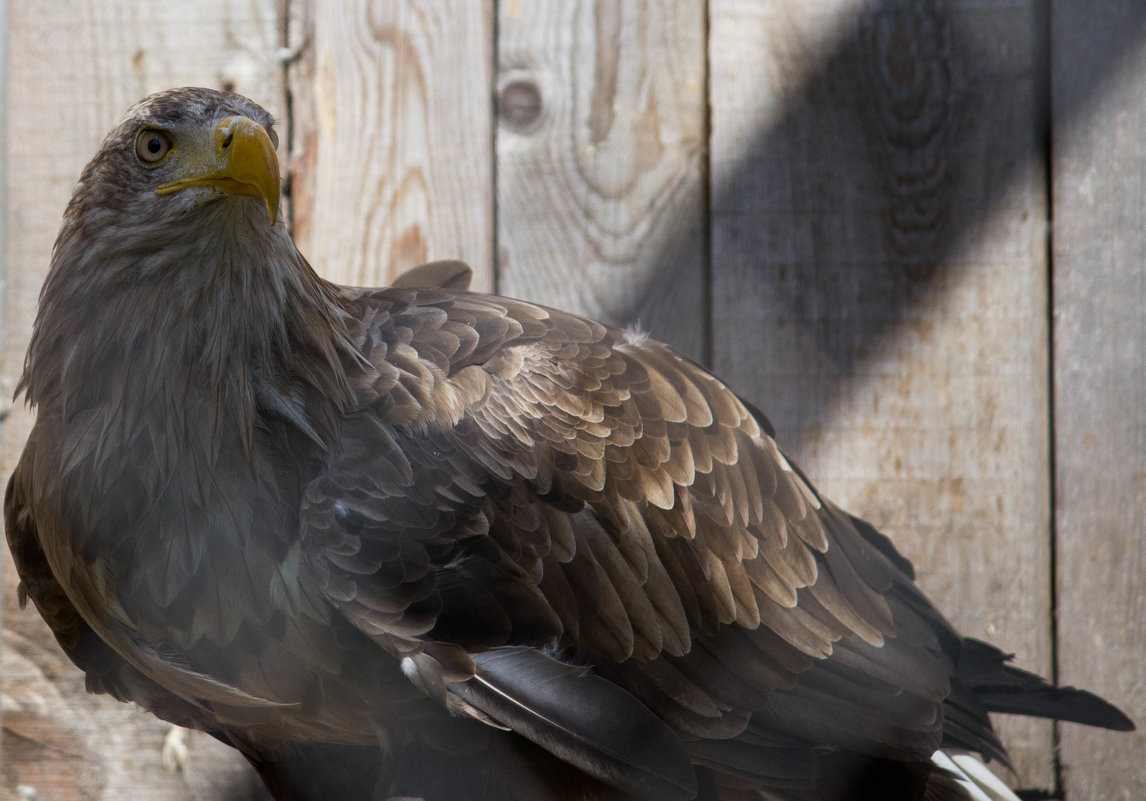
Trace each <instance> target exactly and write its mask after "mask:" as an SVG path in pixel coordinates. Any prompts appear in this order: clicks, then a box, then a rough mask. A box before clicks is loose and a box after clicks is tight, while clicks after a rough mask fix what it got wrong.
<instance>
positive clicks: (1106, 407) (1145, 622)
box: [1051, 0, 1146, 801]
mask: <svg viewBox="0 0 1146 801" xmlns="http://www.w3.org/2000/svg"><path fill="white" fill-rule="evenodd" d="M1051 30H1052V38H1051V56H1052V62H1051V63H1052V73H1051V75H1052V87H1053V105H1052V107H1053V108H1054V110H1055V119H1054V142H1053V149H1052V152H1053V153H1054V164H1053V172H1052V175H1053V187H1052V192H1053V195H1052V197H1053V202H1054V227H1053V232H1054V235H1053V240H1052V243H1053V245H1052V246H1053V252H1054V284H1053V285H1054V345H1055V353H1054V391H1055V410H1054V430H1055V462H1056V471H1055V474H1056V484H1055V499H1056V503H1055V522H1056V529H1055V530H1056V544H1057V563H1058V565H1059V574H1058V592H1057V601H1058V604H1057V610H1058V642H1059V645H1058V654H1059V667H1060V677H1061V680H1062V681H1063V682H1064V683H1068V684H1080V685H1086V686H1088V687H1090V688H1092V689H1094V690H1096V691H1097V692H1099V693H1101V694H1102V695H1104V696H1105V697H1106V698H1109V699H1111V700H1112V701H1115V702H1117V703H1119V704H1120V705H1121V706H1122V707H1123V709H1125V710H1126V712H1127V713H1128V714H1129V715H1130V716H1131V718H1133V719H1135V720H1136V722H1137V723H1138V725H1139V727H1140V730H1139V731H1138V732H1136V733H1134V734H1130V735H1127V734H1112V733H1109V732H1103V731H1096V730H1093V729H1085V728H1082V727H1074V726H1064V727H1063V729H1062V750H1061V758H1062V763H1063V779H1064V787H1065V790H1066V798H1067V799H1068V801H1075V799H1080V800H1085V799H1092V798H1094V799H1098V798H1101V799H1111V801H1130V799H1140V798H1146V766H1144V765H1143V757H1144V756H1146V732H1143V731H1142V730H1141V727H1142V726H1143V725H1144V724H1146V665H1144V662H1143V656H1144V653H1146V649H1144V644H1146V315H1144V314H1143V308H1146V270H1144V269H1143V264H1144V263H1146V212H1144V209H1146V169H1144V167H1143V164H1144V163H1146V146H1144V144H1143V139H1142V131H1143V130H1146V20H1143V18H1142V7H1141V5H1140V4H1139V3H1136V2H1133V0H1118V1H1116V2H1103V3H1097V4H1090V5H1084V4H1079V3H1056V4H1055V5H1054V19H1053V24H1052V29H1051Z"/></svg>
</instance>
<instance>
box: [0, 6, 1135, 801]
mask: <svg viewBox="0 0 1146 801" xmlns="http://www.w3.org/2000/svg"><path fill="white" fill-rule="evenodd" d="M1144 45H1146V9H1144V8H1143V7H1142V5H1141V4H1140V3H1139V2H1137V0H1102V1H1100V2H1084V1H1083V0H1062V1H1057V0H884V1H883V2H877V1H875V0H871V1H868V0H708V2H707V3H706V2H700V0H643V1H642V0H596V1H595V2H589V1H588V0H498V1H497V2H494V0H394V2H384V1H383V0H342V1H341V2H318V0H196V2H193V3H165V2H160V1H159V0H144V1H143V2H132V3H128V2H122V1H121V0H53V2H51V3H38V2H32V0H7V3H5V0H0V55H4V56H6V57H5V58H2V59H0V70H6V73H5V76H4V77H5V78H6V83H5V82H0V87H3V88H0V101H3V103H0V105H6V109H5V111H4V113H3V115H2V116H0V142H2V145H3V147H2V149H0V179H2V186H3V187H4V191H3V192H2V193H0V270H2V273H0V274H2V277H3V284H2V288H3V293H4V301H3V303H4V306H3V326H2V328H0V330H2V332H3V333H2V336H3V351H2V352H3V371H2V375H0V397H2V398H3V403H4V404H5V405H4V407H3V412H2V413H3V418H4V419H3V423H2V430H0V433H2V448H0V462H2V464H0V468H2V471H3V474H4V478H5V479H6V476H7V473H8V471H10V470H11V468H12V466H13V465H14V464H15V459H16V458H17V456H18V454H19V452H20V449H21V447H22V443H23V438H24V436H25V433H26V432H27V430H28V427H29V424H30V419H31V418H30V415H29V413H28V411H27V410H26V409H25V408H24V407H23V404H22V403H18V404H16V405H15V406H10V405H9V398H10V397H11V391H12V388H13V387H14V385H15V381H16V379H17V377H18V375H19V372H20V369H21V365H22V360H23V354H24V350H25V347H26V345H27V340H28V336H29V333H30V330H31V324H32V320H33V318H34V313H35V303H36V297H37V294H38V292H39V287H40V284H41V283H42V281H43V277H44V273H45V271H46V269H47V266H48V262H49V258H50V251H51V246H52V242H53V239H54V237H55V231H56V228H57V226H58V224H59V220H60V216H61V213H62V211H63V208H64V205H65V204H66V202H67V199H68V197H69V195H70V193H71V189H72V187H73V185H74V183H75V181H76V179H77V177H78V175H79V172H80V170H81V169H82V167H83V165H84V163H85V162H86V161H87V160H88V159H89V158H90V157H91V156H92V155H93V154H94V152H95V150H96V148H97V147H98V145H99V142H100V140H101V139H102V137H103V135H104V133H105V132H106V131H107V130H108V129H110V128H111V127H112V126H113V124H114V123H115V122H116V120H117V119H119V117H120V116H121V115H122V113H123V112H124V111H125V110H126V109H127V107H128V106H129V105H131V104H132V103H133V102H135V101H136V100H138V99H139V98H140V97H142V96H143V95H146V94H148V93H150V92H153V91H156V90H158V89H163V88H168V87H173V86H180V85H203V86H212V87H217V88H224V89H230V90H233V91H236V92H240V93H242V94H245V95H248V96H250V97H252V98H254V99H255V100H257V101H258V102H260V103H261V104H263V105H264V106H266V107H267V108H268V109H269V110H270V111H271V112H272V113H273V114H274V115H275V116H276V118H277V119H278V128H279V135H280V142H281V154H280V158H281V160H282V163H283V165H284V177H285V178H286V180H287V187H288V200H289V208H288V215H289V216H288V221H289V223H290V225H291V226H292V227H293V230H294V233H295V236H296V239H297V241H298V243H299V246H300V248H301V249H302V251H303V252H304V253H305V254H306V255H307V257H308V258H309V259H310V260H311V262H312V263H313V264H314V266H315V268H316V269H317V270H318V271H319V272H320V273H321V274H322V275H324V276H326V277H328V278H331V279H333V280H336V281H340V282H344V283H350V284H360V285H380V284H385V283H386V282H387V281H388V280H389V279H390V278H391V277H392V276H394V275H395V274H397V273H398V272H400V271H401V270H403V269H405V268H407V267H410V266H413V265H415V264H418V263H420V262H422V261H425V260H427V259H438V258H461V259H465V260H466V261H468V262H469V263H470V264H471V265H472V266H473V268H474V271H475V283H476V286H477V288H479V289H483V290H495V291H498V292H501V293H503V294H507V295H513V296H517V297H523V298H528V299H531V300H535V301H539V302H542V303H546V304H549V305H554V306H559V307H563V308H566V309H570V310H574V311H578V312H581V313H584V314H588V315H590V316H593V317H596V318H599V319H602V320H605V321H608V322H612V323H618V324H625V325H630V324H636V325H639V326H640V327H641V328H643V329H644V330H647V331H649V332H650V333H651V334H652V335H653V336H655V337H657V338H659V339H664V340H667V341H668V342H670V343H672V344H673V345H675V346H676V347H678V348H679V349H681V350H682V351H684V352H686V353H688V354H690V355H692V356H694V357H696V358H698V359H700V360H701V361H703V362H705V363H706V364H708V365H710V366H711V367H712V368H713V369H714V370H715V371H716V372H717V373H718V374H719V375H721V376H722V377H723V378H724V379H725V380H726V381H727V382H728V383H729V384H730V385H732V386H733V387H734V388H736V389H737V390H738V391H739V392H741V393H742V394H743V395H744V396H745V397H746V398H747V399H748V400H750V401H752V402H753V403H755V404H756V405H758V406H759V407H761V408H762V409H764V410H765V412H766V413H767V414H768V415H769V416H770V417H771V419H772V421H773V422H774V423H775V425H776V428H777V429H778V431H779V439H780V442H781V444H782V445H783V446H784V447H785V448H786V450H787V451H788V452H789V454H790V455H791V456H792V457H793V458H794V460H795V461H797V462H798V463H799V464H801V466H802V467H803V468H804V470H805V472H806V473H807V474H808V475H809V476H810V478H811V479H812V481H813V482H814V483H816V484H817V485H818V486H819V488H820V489H821V490H822V491H823V492H824V493H825V494H827V495H828V496H830V497H832V498H833V499H835V500H836V501H838V502H840V503H842V504H843V505H844V506H845V507H846V508H848V509H850V510H851V511H853V512H855V513H858V514H860V515H861V516H863V517H865V518H867V519H869V520H871V521H872V522H873V523H874V524H875V525H876V526H877V527H878V528H880V529H882V530H883V531H884V532H886V533H888V534H889V535H891V536H892V538H893V539H894V540H895V541H896V543H897V544H898V545H899V547H900V548H901V549H902V550H903V551H904V552H905V553H906V554H907V555H908V556H909V557H910V558H911V559H912V560H913V561H914V562H915V564H916V566H917V569H918V573H919V578H920V583H921V584H922V585H923V587H924V588H925V589H926V591H927V592H928V593H929V594H930V595H931V596H932V598H934V599H935V600H936V602H937V604H938V605H939V607H940V608H941V609H942V610H943V611H944V612H946V613H947V614H948V615H949V617H950V618H951V619H952V621H953V622H954V623H955V624H956V625H957V626H958V627H959V628H961V629H962V630H963V631H964V632H965V633H967V634H970V635H974V636H977V637H982V638H986V639H989V640H992V641H994V642H995V643H997V644H999V645H1000V646H1001V647H1003V648H1004V649H1007V650H1012V651H1014V652H1015V653H1016V655H1017V657H1016V661H1017V663H1018V664H1019V665H1020V666H1022V667H1024V668H1027V669H1031V670H1035V671H1037V672H1039V673H1042V674H1043V675H1047V676H1053V677H1055V678H1056V679H1057V680H1058V681H1059V682H1060V683H1067V684H1079V685H1086V686H1087V687H1089V688H1090V689H1092V690H1095V691H1097V692H1099V693H1100V694H1102V695H1104V696H1105V697H1107V698H1108V699H1110V700H1111V701H1113V702H1115V703H1116V704H1118V705H1120V706H1122V708H1124V709H1125V710H1126V711H1127V712H1128V713H1129V714H1130V715H1131V717H1133V718H1135V719H1136V720H1137V722H1138V723H1139V725H1140V726H1142V725H1144V724H1146V665H1144V664H1143V658H1144V657H1146V315H1144V314H1143V308H1146V263H1144V256H1146V231H1144V226H1143V221H1144V220H1143V217H1144V213H1146V211H1144V210H1146V50H1144ZM5 48H6V53H5ZM4 560H5V561H4V574H3V588H2V591H3V612H2V622H3V643H2V648H0V660H2V663H0V681H2V683H0V699H2V702H3V705H2V710H0V712H2V717H0V721H2V725H3V739H2V742H0V779H2V780H0V797H2V798H3V799H4V801H8V799H12V800H13V801H16V799H19V801H30V800H31V799H42V800H43V801H73V800H76V801H80V800H82V801H107V800H110V799H124V798H131V799H135V800H136V801H187V800H188V799H220V801H254V799H260V798H264V797H265V795H264V792H263V790H262V789H261V786H260V785H259V784H258V781H257V779H255V778H254V776H253V774H252V773H250V772H249V771H248V770H247V768H246V767H245V765H243V764H242V763H241V760H240V759H239V757H238V756H237V755H236V754H234V753H233V752H231V751H229V750H228V749H226V748H225V747H223V746H222V745H219V744H217V743H215V742H214V741H213V740H211V739H210V738H209V737H206V736H204V735H197V734H194V733H192V734H188V736H187V739H186V744H187V755H186V760H185V763H184V766H183V768H182V769H179V770H175V771H173V772H172V771H169V770H167V769H165V768H164V767H163V766H162V764H161V758H160V756H161V749H162V746H163V743H164V739H165V736H166V734H167V730H168V727H167V726H166V725H164V724H162V723H161V722H159V721H157V720H155V719H154V718H152V717H151V716H150V715H147V714H145V713H143V712H141V711H138V710H137V709H135V708H134V707H130V706H126V705H122V704H117V703H115V702H114V701H111V700H110V699H108V698H106V697H92V696H88V695H86V694H85V693H84V689H83V678H82V676H81V675H80V673H79V671H78V670H76V669H74V668H73V667H72V666H71V664H70V663H68V662H67V660H66V659H65V658H64V657H63V655H62V654H61V653H60V652H59V650H58V649H57V647H56V646H55V643H54V642H53V641H52V639H51V636H50V634H49V633H48V631H47V629H46V627H45V626H44V625H43V624H42V623H41V621H40V619H39V617H38V616H37V615H36V614H35V612H34V611H32V610H30V609H29V610H25V611H21V610H19V609H18V608H17V605H16V579H15V576H14V572H13V570H12V566H11V560H10V557H8V554H7V551H6V550H5V551H4ZM1000 726H1001V729H1002V731H1003V735H1004V741H1005V742H1006V744H1007V746H1008V748H1009V749H1010V750H1011V752H1012V755H1013V756H1014V758H1015V762H1016V765H1017V767H1018V775H1017V776H1011V777H1010V779H1011V782H1012V783H1013V784H1014V785H1015V786H1016V787H1022V788H1027V791H1028V792H1027V794H1026V797H1027V798H1030V799H1065V801H1087V800H1088V799H1102V800H1103V801H1107V800H1108V799H1122V800H1124V801H1132V799H1142V798H1146V767H1144V765H1143V756H1144V755H1146V734H1143V733H1142V732H1139V733H1137V734H1133V735H1118V734H1111V733H1107V732H1098V731H1091V730H1086V729H1083V728H1081V727H1076V726H1069V725H1067V726H1059V727H1056V726H1053V725H1051V724H1049V723H1039V722H1028V721H1024V722H1018V721H1008V720H1003V721H1001V723H1000Z"/></svg>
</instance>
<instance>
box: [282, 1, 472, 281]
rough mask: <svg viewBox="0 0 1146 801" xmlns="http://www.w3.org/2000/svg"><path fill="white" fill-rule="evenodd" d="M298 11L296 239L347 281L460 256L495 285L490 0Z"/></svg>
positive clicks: (321, 267)
mask: <svg viewBox="0 0 1146 801" xmlns="http://www.w3.org/2000/svg"><path fill="white" fill-rule="evenodd" d="M293 9H294V18H293V19H292V25H291V39H292V42H293V46H294V47H296V48H298V49H299V58H298V61H297V63H296V65H295V67H294V69H292V70H291V78H290V88H291V94H292V98H293V104H292V119H293V122H294V132H293V136H292V139H293V146H292V148H293V151H294V158H293V164H292V168H291V175H292V196H293V201H294V205H293V209H294V212H293V213H294V232H295V239H296V241H297V242H298V245H299V248H300V249H301V250H302V252H303V253H304V254H306V255H307V257H308V258H309V259H310V260H311V262H312V263H313V264H314V266H315V269H317V270H318V271H319V272H320V273H321V274H323V275H325V276H326V277H328V278H331V279H333V280H336V281H339V282H342V283H347V284H357V285H364V286H380V285H383V284H386V283H388V281H389V280H390V279H391V278H393V277H394V276H395V275H397V274H398V273H399V272H401V271H402V270H405V269H407V268H409V267H412V266H414V265H416V264H420V263H422V262H424V261H427V260H430V259H441V258H455V259H463V260H465V261H468V262H469V263H470V264H471V266H472V267H473V268H474V273H475V275H474V286H475V288H479V289H486V290H488V289H492V287H493V277H492V275H493V273H492V269H493V268H492V264H493V184H492V169H493V145H492V140H491V138H492V115H493V111H492V103H491V98H490V93H491V91H492V85H493V80H492V73H493V11H492V2H491V0H483V2H476V3H475V2H470V0H452V1H451V2H432V1H430V2H427V1H426V0H405V1H404V2H394V3H383V4H379V3H374V2H366V0H361V1H360V2H353V3H317V2H301V3H298V4H295V5H294V6H293Z"/></svg>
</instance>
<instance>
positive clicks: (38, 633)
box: [0, 0, 285, 801]
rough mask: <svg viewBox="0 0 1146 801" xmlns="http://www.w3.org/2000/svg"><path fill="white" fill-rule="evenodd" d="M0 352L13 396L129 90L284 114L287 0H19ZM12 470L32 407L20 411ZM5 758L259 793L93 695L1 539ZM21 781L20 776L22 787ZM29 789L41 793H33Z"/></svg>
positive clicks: (22, 793) (12, 45)
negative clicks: (58, 237)
mask: <svg viewBox="0 0 1146 801" xmlns="http://www.w3.org/2000/svg"><path fill="white" fill-rule="evenodd" d="M8 14H9V36H8V48H9V52H8V55H9V58H8V62H7V63H8V92H9V95H8V109H7V122H6V125H7V132H8V137H7V138H6V140H5V141H4V148H5V152H4V158H5V160H6V162H7V171H8V183H7V186H6V191H7V194H8V216H7V220H6V228H7V234H8V235H7V238H6V240H5V241H4V243H3V250H2V251H0V252H2V257H0V258H3V260H4V264H3V267H4V275H5V278H6V284H5V320H4V365H3V372H2V376H0V397H3V398H4V399H5V400H7V399H8V398H10V397H11V393H12V387H13V386H14V385H15V380H16V377H17V376H18V374H19V370H20V368H21V365H22V363H23V355H24V350H25V348H26V346H27V341H28V336H29V334H30V332H31V326H32V320H33V317H34V314H35V304H36V298H37V296H38V294H39V290H40V284H41V283H42V281H43V278H44V273H45V271H46V270H47V266H48V260H49V254H50V250H51V246H52V242H53V240H54V239H55V234H56V228H57V226H58V225H59V221H60V215H61V214H62V212H63V209H64V205H65V204H66V203H67V200H68V197H69V196H70V194H71V191H72V187H73V186H74V185H75V182H76V179H77V178H78V177H79V174H80V170H81V169H82V167H83V165H84V163H85V162H86V161H87V160H88V159H89V158H90V157H91V156H92V154H93V153H94V152H95V149H96V147H97V146H98V145H99V142H100V140H101V139H102V138H103V136H104V134H105V133H106V132H107V131H108V130H109V129H110V128H111V127H112V126H113V125H114V124H115V122H116V120H118V119H119V118H120V116H121V115H122V114H123V112H124V111H125V110H126V109H127V107H128V106H129V105H131V104H132V103H134V102H135V101H136V100H138V99H139V98H140V97H142V96H144V95H146V94H148V93H150V92H152V91H155V90H158V89H162V88H167V87H171V86H180V85H187V84H198V85H207V86H215V87H225V88H232V89H234V90H236V91H239V92H242V93H244V94H247V95H249V96H251V97H253V98H255V99H257V100H258V101H260V102H261V103H263V104H265V105H266V106H267V107H268V108H269V109H270V110H271V111H272V112H273V113H275V114H276V115H279V116H281V115H282V114H283V113H284V110H285V108H284V106H285V104H284V96H283V83H282V68H281V65H280V64H279V63H278V61H277V60H276V57H275V54H276V51H277V49H278V48H279V46H280V44H281V39H280V37H281V26H280V23H279V17H278V3H277V2H275V0H245V1H244V2H227V1H226V0H202V2H195V3H184V4H177V5H172V4H169V3H161V2H157V0H149V1H148V2H140V3H118V2H112V0H86V1H83V0H61V1H60V2H52V3H13V4H10V5H9V7H8ZM9 411H10V412H11V413H10V414H9V415H8V417H7V418H6V420H5V422H4V428H3V447H2V451H0V463H2V466H3V471H2V472H3V474H4V480H5V481H6V480H7V474H8V473H9V472H10V471H11V468H12V466H13V465H14V464H15V459H16V458H17V457H18V455H19V452H20V450H21V448H22V446H23V441H24V437H25V436H26V433H27V430H28V428H29V426H30V423H31V417H30V415H29V414H28V413H27V412H26V410H24V409H23V407H17V408H15V409H11V410H9ZM3 552H4V556H3V563H4V564H3V570H4V576H3V579H4V580H3V623H4V630H5V639H4V642H3V648H2V652H0V654H2V659H3V665H2V667H0V675H2V676H3V685H2V700H3V716H4V717H3V724H4V727H3V743H2V745H0V748H2V749H3V760H4V761H3V772H2V781H0V795H2V797H3V798H4V799H5V801H8V799H13V800H14V799H17V798H21V799H22V798H26V797H38V798H40V799H43V801H49V799H51V800H52V801H54V800H55V799H73V798H75V799H84V801H89V799H90V800H92V801H95V800H96V799H113V798H114V799H121V798H132V799H137V800H138V801H182V800H183V799H191V798H195V797H200V798H202V797H209V798H219V799H225V801H239V800H240V799H242V800H244V801H245V800H246V799H253V798H258V797H260V796H259V793H261V788H260V787H257V786H256V785H255V784H253V783H252V781H253V774H252V773H251V772H250V771H249V770H248V769H247V768H246V766H245V765H244V764H242V761H241V760H240V759H239V757H238V756H237V754H235V753H234V752H233V751H231V750H230V749H226V748H224V747H223V746H221V745H218V744H217V743H214V741H211V740H210V738H207V737H205V736H203V737H193V738H191V740H190V748H191V761H190V763H189V764H188V768H187V772H186V773H184V774H182V775H176V776H172V775H169V774H168V773H167V772H166V771H165V770H164V769H163V768H162V767H161V766H160V764H159V752H160V747H161V746H162V743H163V736H164V733H165V732H166V730H167V727H166V726H165V725H164V724H162V723H161V722H159V721H157V720H155V719H154V718H152V717H151V716H149V715H145V714H144V713H143V712H140V711H139V710H138V709H136V708H135V707H132V706H129V705H126V704H119V703H116V702H115V701H112V700H111V699H109V698H106V697H98V698H96V697H91V696H87V695H86V694H85V693H84V691H83V678H82V676H81V675H80V674H79V671H77V670H76V669H75V668H74V667H72V666H71V665H70V663H68V662H67V661H66V660H64V658H63V657H62V655H61V654H60V653H59V649H58V648H57V647H56V645H55V642H54V640H53V639H52V637H51V634H50V632H48V630H47V628H46V626H44V624H43V623H42V622H41V621H40V619H39V616H38V615H37V614H36V613H35V611H34V610H31V609H28V610H20V609H18V608H17V606H16V603H15V600H16V578H15V573H14V570H13V568H12V564H11V558H10V556H9V555H8V552H7V548H4V549H3ZM19 788H23V789H19ZM30 793H34V794H36V795H32V796H29V794H30Z"/></svg>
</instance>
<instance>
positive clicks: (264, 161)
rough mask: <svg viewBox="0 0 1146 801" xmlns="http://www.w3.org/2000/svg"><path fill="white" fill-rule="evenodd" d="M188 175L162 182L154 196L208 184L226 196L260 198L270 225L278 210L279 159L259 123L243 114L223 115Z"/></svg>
mask: <svg viewBox="0 0 1146 801" xmlns="http://www.w3.org/2000/svg"><path fill="white" fill-rule="evenodd" d="M194 161H195V162H197V163H196V164H195V166H194V167H192V169H191V172H193V174H192V175H189V176H188V177H186V178H180V179H179V180H178V181H172V182H171V183H167V184H163V185H162V186H160V187H158V188H157V189H156V190H155V194H157V195H169V194H171V193H172V192H178V191H179V190H180V189H186V188H187V187H189V186H210V187H213V188H214V189H218V190H219V191H221V192H226V193H227V194H230V195H249V196H251V197H261V198H262V199H263V202H264V203H266V204H267V214H268V215H270V218H271V225H274V224H275V221H276V220H277V219H278V213H279V158H278V156H277V155H276V154H275V146H274V144H273V143H272V142H271V137H270V136H269V135H268V134H267V132H266V130H265V129H264V128H263V126H261V125H259V124H258V123H257V122H255V121H254V120H250V119H247V118H246V117H227V119H225V120H222V121H221V122H220V123H219V124H218V125H216V126H215V142H214V148H213V149H212V151H211V152H210V153H205V154H202V156H201V157H200V158H198V159H195V160H194Z"/></svg>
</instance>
